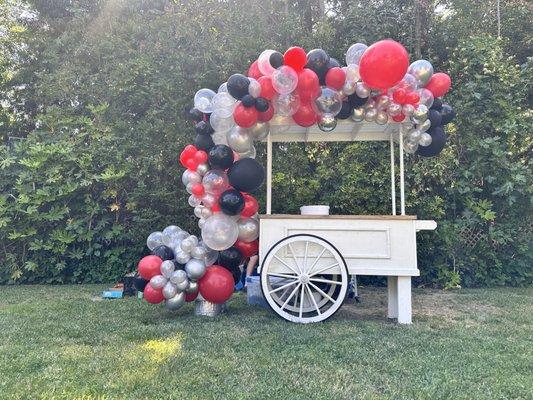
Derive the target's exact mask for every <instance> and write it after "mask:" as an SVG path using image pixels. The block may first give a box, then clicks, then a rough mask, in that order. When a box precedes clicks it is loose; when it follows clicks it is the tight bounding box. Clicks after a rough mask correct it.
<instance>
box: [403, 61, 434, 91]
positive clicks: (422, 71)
mask: <svg viewBox="0 0 533 400" xmlns="http://www.w3.org/2000/svg"><path fill="white" fill-rule="evenodd" d="M407 73H408V74H411V75H413V76H414V77H415V79H416V83H417V85H418V87H424V86H426V84H427V83H428V82H429V80H430V79H431V77H432V76H433V65H431V63H430V62H429V61H427V60H417V61H415V62H413V63H412V64H411V65H410V66H409V69H408V70H407Z"/></svg>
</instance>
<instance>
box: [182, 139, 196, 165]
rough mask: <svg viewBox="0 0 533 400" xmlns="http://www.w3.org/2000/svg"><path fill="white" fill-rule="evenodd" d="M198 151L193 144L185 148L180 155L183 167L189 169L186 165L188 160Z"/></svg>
mask: <svg viewBox="0 0 533 400" xmlns="http://www.w3.org/2000/svg"><path fill="white" fill-rule="evenodd" d="M197 151H198V150H197V149H196V147H194V146H193V145H192V144H188V145H187V146H185V148H184V149H183V151H182V152H181V154H180V163H181V165H183V166H184V167H185V168H187V164H186V163H187V160H188V159H190V158H191V157H194V155H195V154H196V152H197Z"/></svg>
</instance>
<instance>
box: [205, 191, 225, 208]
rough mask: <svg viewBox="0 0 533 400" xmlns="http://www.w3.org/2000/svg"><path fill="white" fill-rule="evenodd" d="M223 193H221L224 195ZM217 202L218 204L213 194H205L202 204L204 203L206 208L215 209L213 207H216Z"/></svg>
mask: <svg viewBox="0 0 533 400" xmlns="http://www.w3.org/2000/svg"><path fill="white" fill-rule="evenodd" d="M223 191H224V190H223ZM223 191H222V192H223ZM222 192H220V193H222ZM216 202H217V198H216V196H215V195H213V194H211V193H206V194H204V195H203V197H202V203H203V205H204V206H206V207H209V208H211V207H213V206H214V205H215V203H216Z"/></svg>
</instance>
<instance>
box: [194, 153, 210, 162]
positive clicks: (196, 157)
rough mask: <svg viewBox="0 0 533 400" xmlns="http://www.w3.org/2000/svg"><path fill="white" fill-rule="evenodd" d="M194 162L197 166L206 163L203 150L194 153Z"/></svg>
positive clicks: (205, 155) (205, 154)
mask: <svg viewBox="0 0 533 400" xmlns="http://www.w3.org/2000/svg"><path fill="white" fill-rule="evenodd" d="M194 161H196V162H197V163H198V164H203V163H205V162H207V153H206V152H205V151H203V150H198V151H197V152H196V153H194Z"/></svg>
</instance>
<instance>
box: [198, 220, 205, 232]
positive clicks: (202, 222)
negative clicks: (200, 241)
mask: <svg viewBox="0 0 533 400" xmlns="http://www.w3.org/2000/svg"><path fill="white" fill-rule="evenodd" d="M204 224H205V218H200V219H199V220H198V228H200V229H202V228H203V227H204Z"/></svg>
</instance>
